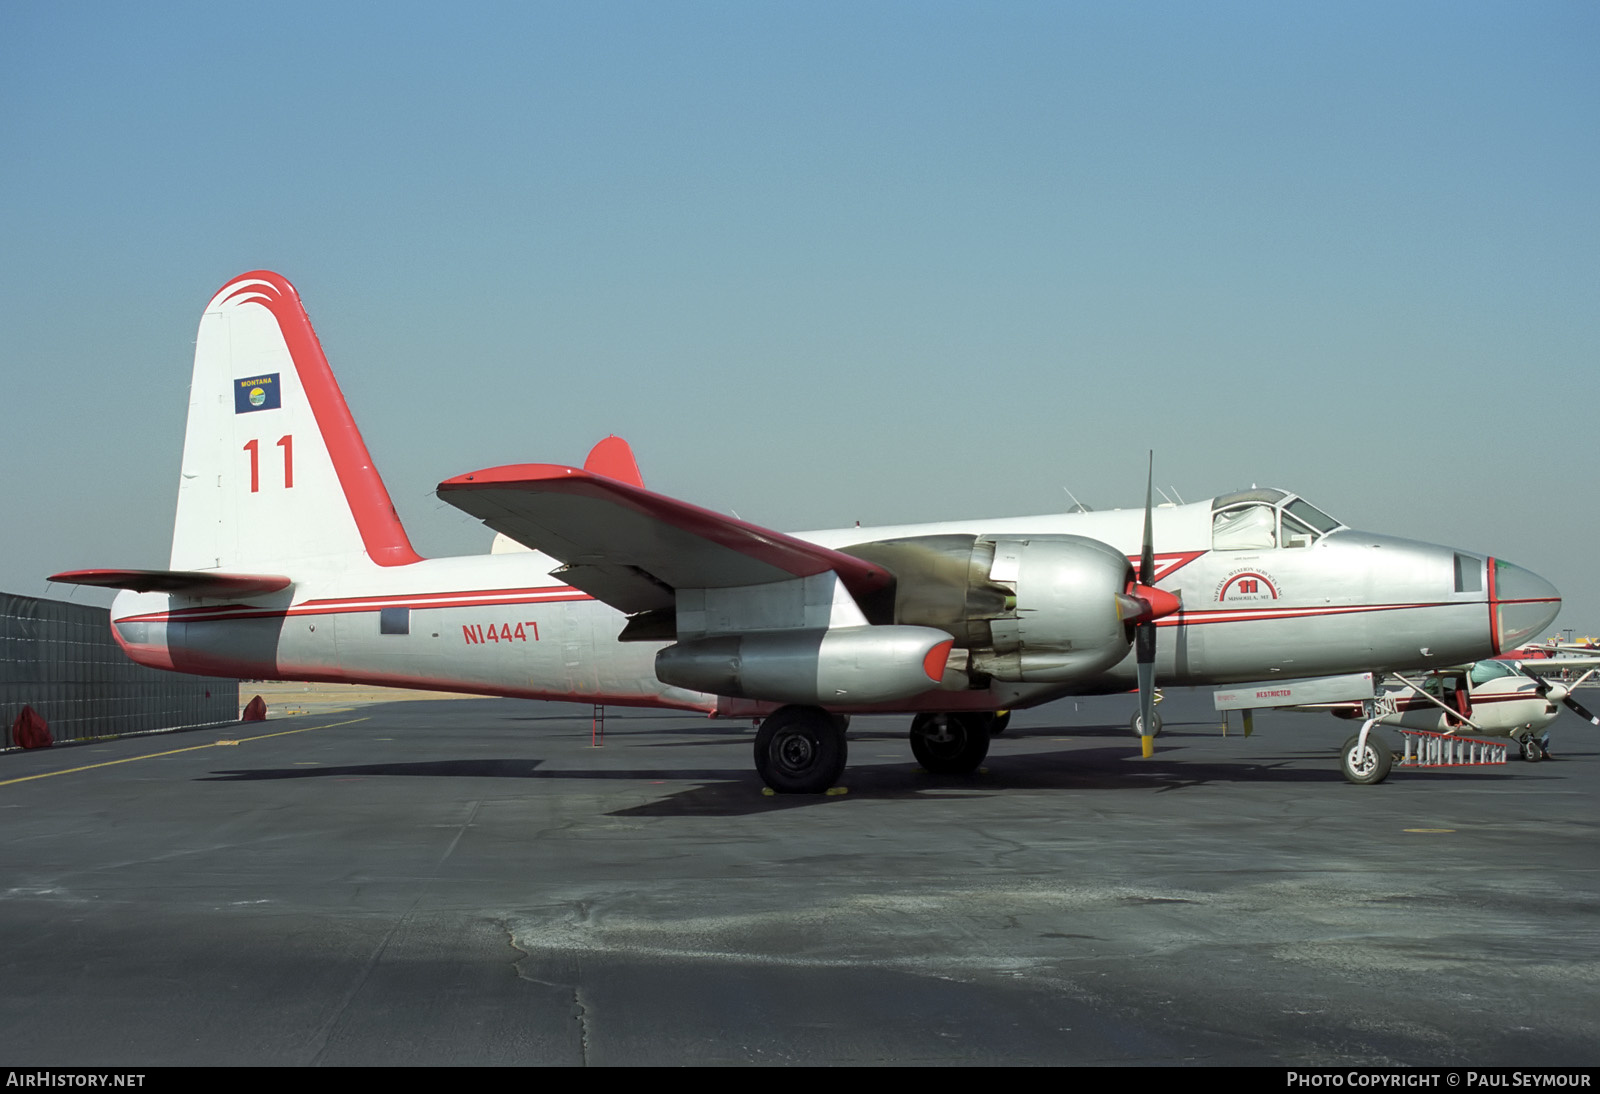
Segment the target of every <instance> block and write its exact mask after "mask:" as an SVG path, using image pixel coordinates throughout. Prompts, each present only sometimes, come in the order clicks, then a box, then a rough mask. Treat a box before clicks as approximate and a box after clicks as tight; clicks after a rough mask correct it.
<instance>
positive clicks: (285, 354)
mask: <svg viewBox="0 0 1600 1094" xmlns="http://www.w3.org/2000/svg"><path fill="white" fill-rule="evenodd" d="M366 559H370V560H371V561H372V562H375V563H377V564H378V565H380V566H399V565H405V564H406V563H410V562H416V561H419V559H418V557H417V554H416V552H415V551H413V550H412V548H411V541H410V540H409V539H407V538H406V533H405V529H404V528H402V527H401V525H400V518H399V517H398V516H397V515H396V514H395V511H394V505H393V503H392V502H391V501H390V500H389V492H388V491H387V490H385V489H384V486H383V480H382V479H381V478H380V477H379V475H378V471H377V468H375V467H374V466H373V465H372V457H371V456H370V455H369V454H368V452H367V446H366V442H364V441H363V440H362V439H361V433H360V431H359V430H358V429H357V428H356V423H355V419H354V418H352V417H351V416H350V409H349V407H347V406H346V405H345V401H344V395H343V394H342V393H341V392H340V391H339V385H338V383H337V382H336V381H335V380H334V378H333V373H332V371H330V370H329V368H328V360H327V358H326V357H325V356H324V355H323V353H322V345H321V343H319V342H318V341H317V335H316V332H315V331H314V330H312V329H311V320H310V319H309V318H308V317H307V316H306V313H305V309H304V308H303V307H302V306H301V304H300V294H299V293H297V292H295V289H294V286H293V285H291V284H289V282H288V281H287V280H285V279H284V278H282V277H280V276H279V275H277V274H275V273H269V272H267V271H265V270H258V271H255V272H253V273H247V274H243V275H241V276H239V277H236V278H234V279H233V280H232V281H230V282H228V283H227V284H226V285H224V286H223V287H222V289H221V290H220V291H219V292H218V293H217V294H216V296H214V297H212V298H211V303H210V304H208V305H207V306H206V310H205V314H204V315H202V316H201V318H200V334H199V338H198V339H197V341H196V343H195V351H194V379H193V381H192V383H191V385H190V389H189V423H188V431H187V433H186V434H185V437H184V442H183V473H182V478H181V479H180V480H179V483H178V518H177V522H176V524H175V525H174V527H173V533H172V563H171V565H172V569H174V570H213V569H215V570H237V571H241V572H245V573H251V572H265V573H294V572H295V570H296V568H297V564H299V566H300V568H304V567H305V566H306V565H311V566H313V567H316V566H331V567H336V568H343V567H344V566H347V565H349V564H351V563H352V562H355V563H357V564H360V563H362V562H364V561H365V560H366Z"/></svg>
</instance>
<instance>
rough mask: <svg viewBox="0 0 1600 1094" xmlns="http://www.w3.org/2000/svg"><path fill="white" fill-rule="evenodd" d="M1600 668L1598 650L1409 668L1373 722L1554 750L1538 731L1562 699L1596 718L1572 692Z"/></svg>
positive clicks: (1347, 712)
mask: <svg viewBox="0 0 1600 1094" xmlns="http://www.w3.org/2000/svg"><path fill="white" fill-rule="evenodd" d="M1597 669H1600V657H1597V656H1588V657H1584V656H1571V657H1560V658H1536V659H1531V660H1522V659H1512V658H1506V657H1499V658H1491V659H1487V660H1483V661H1479V662H1477V663H1475V664H1471V665H1459V666H1452V667H1446V668H1437V669H1432V670H1430V671H1429V672H1427V673H1426V674H1424V675H1423V676H1422V677H1421V679H1416V678H1413V677H1411V676H1409V675H1406V676H1404V678H1403V679H1402V680H1400V681H1399V682H1400V686H1399V687H1394V686H1390V687H1386V688H1385V689H1384V690H1383V693H1382V695H1381V697H1380V698H1381V699H1383V700H1384V702H1383V704H1382V706H1383V711H1384V712H1383V713H1380V714H1379V715H1378V716H1377V718H1376V719H1375V720H1374V722H1373V724H1374V725H1380V726H1391V727H1393V728H1395V729H1402V730H1404V729H1416V730H1425V731H1427V732H1430V733H1445V734H1456V735H1462V736H1468V737H1485V738H1496V737H1508V738H1510V739H1511V740H1512V741H1514V742H1515V743H1516V745H1517V747H1518V749H1519V750H1520V751H1521V753H1522V758H1523V759H1524V760H1529V761H1538V760H1542V759H1544V758H1545V757H1546V756H1548V755H1549V753H1550V738H1549V735H1548V734H1545V733H1542V732H1541V731H1542V730H1544V729H1546V728H1547V727H1548V726H1549V725H1550V724H1551V723H1552V722H1554V721H1555V720H1556V718H1557V716H1558V715H1560V713H1561V705H1562V704H1564V705H1565V706H1567V707H1568V708H1569V709H1570V710H1571V711H1572V712H1573V713H1574V714H1576V715H1577V716H1578V717H1580V718H1582V719H1583V720H1584V721H1586V722H1589V723H1590V724H1592V725H1600V717H1597V716H1596V715H1594V714H1593V713H1591V712H1590V711H1589V710H1587V709H1586V708H1585V707H1584V706H1583V705H1582V704H1581V703H1579V702H1578V701H1577V699H1576V698H1574V697H1573V694H1572V693H1573V692H1574V691H1576V690H1577V689H1578V688H1579V687H1580V686H1582V685H1583V684H1584V683H1585V682H1587V681H1588V679H1589V677H1591V676H1592V675H1594V673H1595V672H1596V671H1597ZM1558 672H1567V673H1572V672H1578V673H1580V675H1578V676H1577V678H1576V679H1573V680H1567V681H1561V680H1554V679H1551V677H1552V676H1554V675H1555V674H1556V673H1558ZM1292 709H1295V710H1325V711H1329V712H1331V713H1332V714H1333V715H1334V716H1336V717H1339V718H1349V719H1356V718H1360V717H1362V716H1363V715H1364V714H1365V713H1366V708H1365V707H1364V706H1363V704H1362V703H1359V702H1345V703H1317V704H1307V705H1304V706H1299V707H1294V708H1292Z"/></svg>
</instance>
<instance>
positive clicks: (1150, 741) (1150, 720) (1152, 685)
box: [1133, 449, 1156, 756]
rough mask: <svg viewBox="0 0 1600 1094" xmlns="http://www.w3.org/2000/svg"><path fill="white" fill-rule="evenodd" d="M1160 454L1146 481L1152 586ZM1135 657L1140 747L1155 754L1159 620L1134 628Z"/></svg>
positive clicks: (1142, 570)
mask: <svg viewBox="0 0 1600 1094" xmlns="http://www.w3.org/2000/svg"><path fill="white" fill-rule="evenodd" d="M1155 483H1156V454H1155V451H1154V450H1153V449H1152V450H1151V452H1150V468H1149V472H1148V474H1147V475H1146V476H1145V484H1144V542H1143V543H1141V544H1140V550H1139V584H1140V585H1142V586H1148V585H1149V584H1150V579H1151V578H1152V577H1154V576H1155V572H1156V561H1155V553H1156V551H1155V533H1154V531H1153V523H1152V514H1153V512H1154V510H1155ZM1133 646H1134V661H1135V663H1136V665H1137V666H1138V671H1139V748H1140V751H1141V752H1142V753H1143V754H1144V755H1145V756H1151V755H1154V754H1155V724H1156V722H1155V714H1156V621H1155V619H1154V618H1150V619H1146V620H1145V621H1144V622H1142V623H1140V624H1139V625H1138V626H1136V627H1135V628H1134V630H1133Z"/></svg>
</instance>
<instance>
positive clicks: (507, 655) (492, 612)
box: [112, 501, 1538, 714]
mask: <svg viewBox="0 0 1600 1094" xmlns="http://www.w3.org/2000/svg"><path fill="white" fill-rule="evenodd" d="M1142 519H1143V514H1142V512H1140V511H1137V510H1121V511H1112V512H1099V513H1069V514H1055V515H1046V516H1036V517H1008V518H998V519H992V520H985V521H977V522H941V523H934V524H921V525H903V526H894V527H880V528H846V529H833V530H827V531H817V532H805V533H799V534H798V536H797V538H800V539H804V540H807V541H810V542H814V543H818V544H821V545H823V546H826V547H833V548H840V549H844V548H849V547H850V546H852V545H854V544H859V543H864V542H878V541H883V540H903V539H909V538H913V537H923V536H939V535H951V534H964V535H973V534H976V535H977V536H978V537H979V538H980V539H988V540H994V541H997V542H1002V543H1004V542H1022V543H1025V542H1026V541H1027V540H1028V539H1029V537H1030V536H1031V537H1041V536H1052V535H1078V536H1085V537H1088V538H1091V539H1095V540H1098V541H1101V542H1104V543H1107V544H1109V545H1111V546H1112V547H1113V548H1115V549H1116V550H1118V551H1121V552H1124V553H1125V554H1127V555H1128V556H1129V557H1130V558H1134V557H1136V556H1137V553H1138V550H1139V539H1140V528H1141V521H1142ZM1213 520H1214V508H1213V504H1212V502H1210V501H1207V502H1200V503H1195V504H1190V505H1183V506H1169V507H1162V508H1160V509H1158V510H1157V511H1156V512H1155V514H1154V521H1155V542H1156V543H1157V544H1159V545H1160V547H1161V550H1160V552H1159V553H1158V554H1157V556H1156V571H1155V572H1156V580H1155V581H1154V582H1153V584H1154V585H1155V586H1156V587H1157V588H1160V589H1163V590H1166V591H1169V592H1174V593H1176V594H1178V595H1179V596H1180V598H1181V600H1182V604H1183V608H1182V610H1181V611H1180V612H1177V613H1174V614H1173V615H1171V616H1168V617H1166V618H1163V619H1161V620H1159V622H1158V628H1159V630H1158V640H1157V660H1156V669H1157V674H1158V678H1159V679H1160V680H1161V681H1162V682H1163V683H1165V684H1170V685H1173V686H1185V685H1213V684H1226V683H1235V682H1242V681H1249V680H1263V679H1271V678H1272V677H1273V676H1275V675H1277V674H1280V673H1281V674H1283V675H1284V676H1286V677H1291V676H1293V677H1305V676H1316V675H1323V674H1334V673H1344V672H1354V671H1366V670H1389V669H1406V668H1422V667H1429V666H1437V665H1445V664H1453V663H1461V662H1465V661H1473V660H1477V659H1480V658H1484V657H1490V656H1493V655H1494V654H1495V653H1497V652H1499V649H1500V648H1501V647H1507V648H1509V647H1510V646H1514V645H1515V644H1516V642H1517V641H1521V640H1522V639H1521V637H1520V635H1521V630H1520V628H1519V629H1518V630H1517V632H1516V633H1515V634H1507V633H1505V631H1506V629H1507V628H1506V627H1505V625H1504V623H1503V621H1501V620H1497V612H1502V613H1503V610H1504V609H1503V608H1502V607H1501V606H1500V605H1499V604H1497V603H1494V602H1493V591H1492V589H1491V585H1492V584H1493V582H1492V581H1491V580H1490V579H1489V577H1488V576H1486V575H1480V576H1476V577H1469V579H1468V580H1466V581H1462V580H1461V579H1460V571H1461V565H1462V562H1461V560H1466V565H1468V566H1470V567H1478V568H1479V569H1480V570H1481V569H1482V568H1483V567H1485V565H1487V566H1488V568H1489V571H1491V572H1492V570H1493V569H1494V567H1495V565H1496V564H1495V563H1494V562H1493V561H1492V560H1491V561H1489V562H1488V563H1487V564H1486V563H1485V560H1484V559H1482V558H1481V557H1479V556H1475V555H1465V554H1463V553H1462V552H1458V551H1455V550H1453V549H1451V548H1448V547H1439V546H1434V545H1431V544H1424V543H1417V542H1412V541H1408V540H1402V539H1396V538H1393V537H1387V536H1380V535H1375V534H1372V533H1366V532H1359V531H1354V530H1350V529H1346V528H1339V529H1337V530H1334V531H1332V532H1330V533H1328V534H1326V535H1322V536H1320V537H1319V538H1317V539H1316V541H1315V542H1313V543H1309V544H1307V545H1304V546H1292V547H1291V546H1270V547H1259V546H1258V547H1246V548H1235V549H1217V548H1216V547H1215V546H1214V544H1213V542H1212V540H1213ZM1499 565H1500V566H1502V567H1503V566H1504V564H1499ZM558 566H559V563H558V562H556V561H555V560H553V559H551V558H549V557H548V556H546V555H543V554H541V553H539V552H533V551H522V552H514V553H508V554H496V555H484V556H473V557H460V558H440V559H424V560H421V561H418V562H414V563H411V564H408V565H401V566H377V565H372V566H363V567H359V568H346V569H342V570H340V571H338V572H327V573H317V572H311V573H307V574H304V575H299V576H297V578H296V581H295V583H294V585H293V586H292V587H291V588H289V589H285V590H283V591H282V592H279V593H273V594H268V595H265V596H257V597H251V598H243V599H238V600H236V601H230V602H228V603H225V604H218V603H216V602H215V601H196V600H193V599H189V598H185V597H179V596H168V595H164V594H158V593H132V592H124V593H122V594H120V595H119V596H118V597H117V600H116V603H115V606H114V609H113V613H112V614H113V621H114V631H115V633H116V635H117V638H118V640H119V641H120V642H121V643H122V644H123V646H124V648H125V649H126V650H127V652H128V653H129V655H130V656H132V657H133V658H134V659H135V660H138V661H141V662H143V663H146V664H151V665H155V666H157V667H161V668H171V669H177V670H180V671H187V672H200V673H206V674H211V675H226V676H238V677H241V678H250V679H295V680H322V681H345V682H356V683H366V684H376V685H387V686H398V687H418V688H436V689H446V690H453V691H464V692H477V693H483V694H493V695H506V696H516V697H524V698H543V699H556V698H559V699H576V700H579V701H583V700H592V701H594V702H603V703H611V704H621V705H643V706H665V707H676V708H682V709H692V710H704V711H707V712H715V713H723V714H746V713H756V712H759V710H760V709H762V704H759V703H752V702H750V701H747V700H739V699H729V698H725V697H720V698H719V697H718V696H714V695H708V694H705V693H701V692H694V691H689V690H686V689H683V688H677V687H672V686H669V685H667V684H663V683H661V682H660V681H659V680H658V679H657V678H656V674H655V670H654V660H655V655H656V652H657V651H658V650H659V649H661V648H662V647H663V646H664V645H665V643H661V642H618V641H617V640H616V638H617V634H618V633H619V632H620V631H621V630H622V627H623V625H624V623H625V621H626V619H625V617H624V616H623V615H622V614H621V613H619V612H617V611H616V610H614V609H612V608H610V607H608V606H607V605H605V604H603V603H600V602H599V601H596V600H594V599H593V598H592V597H590V596H589V595H588V594H586V593H584V592H581V591H580V590H578V589H575V588H573V587H571V586H569V585H565V584H562V583H561V582H560V580H559V578H558V577H552V576H551V571H553V570H555V569H557V567H558ZM1511 569H1513V570H1514V569H1515V568H1511ZM1516 573H1517V574H1518V575H1526V572H1525V571H1516ZM1526 577H1528V578H1531V579H1532V580H1533V581H1538V579H1537V578H1533V576H1532V575H1526ZM1463 585H1465V586H1466V587H1465V588H1462V587H1460V586H1463ZM1517 591H1519V592H1525V591H1528V590H1517ZM1535 591H1537V590H1535ZM1514 623H1515V621H1513V624H1514ZM1134 684H1135V673H1134V664H1133V655H1132V653H1131V652H1130V653H1129V655H1128V656H1127V657H1126V658H1124V659H1123V660H1122V661H1121V662H1120V663H1118V664H1116V665H1114V666H1113V667H1111V668H1110V669H1108V670H1106V671H1104V672H1101V673H1098V674H1096V675H1095V676H1093V677H1092V678H1088V679H1081V680H1074V681H1072V682H1070V683H1027V682H1006V681H1003V680H998V679H991V680H989V681H988V683H987V686H982V687H970V686H969V687H966V688H961V689H960V690H946V689H941V688H934V689H930V690H929V691H927V692H925V693H924V694H922V695H919V696H915V697H913V698H911V699H909V700H904V701H900V702H896V703H893V704H878V705H875V706H851V705H840V706H839V707H838V708H837V709H839V710H842V711H848V710H854V709H881V710H888V709H893V710H906V711H916V710H978V709H984V710H994V709H1004V708H1013V707H1027V706H1032V705H1037V704H1039V703H1042V702H1047V701H1049V700H1051V699H1055V698H1058V697H1060V696H1064V695H1072V694H1096V693H1111V692H1119V691H1126V690H1128V689H1130V688H1132V687H1133V686H1134Z"/></svg>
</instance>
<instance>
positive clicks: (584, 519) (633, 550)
mask: <svg viewBox="0 0 1600 1094" xmlns="http://www.w3.org/2000/svg"><path fill="white" fill-rule="evenodd" d="M438 495H439V497H440V498H441V499H443V500H444V501H447V502H449V503H450V504H451V505H454V506H455V507H456V508H458V509H460V510H462V511H463V512H466V513H470V514H471V515H472V516H474V517H477V518H478V519H479V520H481V521H483V523H484V524H486V525H488V526H489V527H490V528H493V529H494V530H495V531H497V532H502V533H504V534H505V535H507V536H510V537H511V538H512V539H514V540H516V541H517V542H518V543H521V544H523V545H525V546H527V547H531V548H533V549H534V550H537V551H543V552H544V553H545V554H547V555H550V556H551V557H553V558H557V559H560V560H561V561H562V562H563V563H565V564H566V565H565V567H564V568H563V569H561V570H559V571H557V573H558V574H559V575H560V576H561V578H562V579H563V580H565V581H566V582H568V583H569V584H570V585H572V586H573V587H575V588H578V589H582V590H583V591H584V592H586V593H589V594H590V595H591V596H593V597H595V598H596V599H597V600H602V601H604V602H605V603H607V604H610V605H611V606H612V607H614V608H616V609H618V610H619V611H623V612H626V613H628V614H630V615H631V614H634V613H637V612H642V611H648V610H652V609H659V608H670V607H672V606H673V604H674V603H675V593H676V590H678V589H680V588H687V589H723V588H732V587H736V586H745V585H764V584H768V583H771V582H775V581H787V580H789V579H791V578H796V577H811V576H813V575H815V574H821V573H826V572H828V571H830V570H831V571H833V572H834V573H836V574H837V575H838V576H839V580H840V581H841V582H842V583H843V584H844V586H845V588H846V589H848V590H849V591H850V592H851V594H852V595H854V596H855V597H856V598H857V599H858V600H860V599H862V598H863V597H865V596H867V595H869V594H871V593H873V592H876V591H878V590H879V589H882V588H884V587H885V586H887V585H888V584H889V583H890V582H891V581H892V580H893V578H892V577H891V575H890V574H889V572H888V571H887V570H885V569H884V568H883V567H881V566H877V565H874V564H873V563H870V562H867V561H864V560H862V559H859V558H855V557H854V556H851V555H847V554H843V553H841V552H839V551H833V550H829V549H828V548H826V547H819V546H818V545H816V544H814V543H807V542H805V541H804V540H800V539H796V538H794V537H793V536H788V535H784V534H783V533H782V532H774V531H771V530H770V529H767V528H762V527H760V526H759V525H755V524H750V523H749V522H747V521H743V520H739V519H738V518H736V517H730V516H723V515H722V514H721V513H714V512H712V511H711V510H709V509H702V508H700V507H699V506H696V505H690V504H688V503H687V502H681V501H677V500H676V499H673V498H669V497H666V496H665V495H663V494H657V493H655V492H653V491H650V490H646V489H644V488H643V487H642V486H636V485H633V484H632V483H630V482H624V481H622V480H621V479H615V478H611V477H609V476H607V475H603V474H597V473H596V472H594V471H590V470H580V469H579V468H575V467H562V466H559V465H555V464H514V465H510V466H506V467H492V468H489V469H487V470H484V471H474V472H472V473H471V474H467V475H458V476H457V477H455V478H453V479H446V480H445V481H444V482H442V483H440V484H439V488H438Z"/></svg>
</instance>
